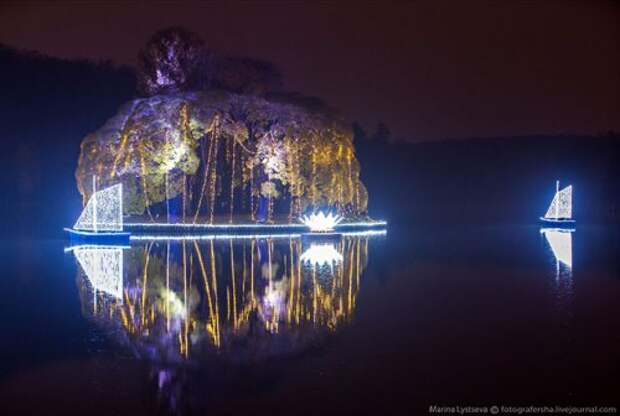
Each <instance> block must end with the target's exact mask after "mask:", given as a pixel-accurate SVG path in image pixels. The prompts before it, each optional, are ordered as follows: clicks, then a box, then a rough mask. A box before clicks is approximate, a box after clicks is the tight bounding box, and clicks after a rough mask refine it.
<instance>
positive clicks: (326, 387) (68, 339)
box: [0, 225, 620, 415]
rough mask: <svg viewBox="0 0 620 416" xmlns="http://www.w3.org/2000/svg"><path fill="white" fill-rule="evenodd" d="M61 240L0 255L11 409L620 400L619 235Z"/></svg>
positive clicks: (494, 229) (24, 243) (399, 230)
mask: <svg viewBox="0 0 620 416" xmlns="http://www.w3.org/2000/svg"><path fill="white" fill-rule="evenodd" d="M67 244H68V243H67V242H65V241H62V240H17V241H13V242H8V241H4V242H2V253H3V265H4V273H3V276H2V280H1V281H0V293H1V294H2V302H1V304H0V310H1V311H2V315H1V316H2V318H1V320H0V328H1V329H2V334H3V335H2V342H1V346H0V352H1V358H2V359H1V364H0V399H1V400H2V403H3V406H4V408H5V410H6V411H8V412H9V414H13V413H21V414H62V413H88V414H93V413H94V414H106V415H111V414H145V413H149V414H188V413H191V414H194V413H207V412H210V413H212V414H238V413H241V412H255V413H258V414H262V413H265V412H267V411H269V412H271V413H277V414H282V413H287V414H361V413H367V412H368V411H370V410H373V411H378V412H380V414H395V413H396V414H427V413H428V410H429V407H430V406H433V405H437V406H453V405H461V406H464V405H472V406H474V405H475V406H492V405H519V406H529V405H538V406H543V405H598V406H614V405H615V406H617V405H618V395H617V387H618V379H619V376H620V371H619V370H618V369H619V368H620V366H618V362H620V303H619V302H618V299H620V263H619V262H618V253H619V248H620V239H619V238H618V234H617V230H616V229H607V228H604V227H597V226H585V225H584V226H578V227H577V229H576V231H575V232H572V233H566V232H559V231H551V232H547V233H541V231H540V229H539V227H537V226H516V225H515V226H508V225H504V226H478V227H477V226H459V227H431V226H417V227H414V226H406V225H400V226H398V227H397V226H390V227H389V230H388V232H387V235H373V236H366V235H361V236H343V237H342V238H340V239H337V240H318V241H313V240H308V239H305V238H297V237H294V238H289V237H284V238H282V237H280V238H272V239H270V238H254V239H241V238H236V239H224V238H218V239H208V238H205V239H201V240H174V241H170V240H156V241H154V240H139V241H132V243H131V246H128V247H73V248H71V247H68V246H67Z"/></svg>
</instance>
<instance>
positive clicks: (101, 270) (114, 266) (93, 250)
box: [73, 246, 123, 300]
mask: <svg viewBox="0 0 620 416" xmlns="http://www.w3.org/2000/svg"><path fill="white" fill-rule="evenodd" d="M73 253H74V254H75V257H76V258H77V260H78V263H80V266H82V270H84V274H86V277H87V278H88V280H89V282H90V284H91V286H92V287H93V289H96V290H98V291H101V292H105V293H107V294H109V295H112V296H114V297H115V298H117V299H121V300H122V298H123V249H122V248H119V247H89V246H84V247H77V248H75V250H73Z"/></svg>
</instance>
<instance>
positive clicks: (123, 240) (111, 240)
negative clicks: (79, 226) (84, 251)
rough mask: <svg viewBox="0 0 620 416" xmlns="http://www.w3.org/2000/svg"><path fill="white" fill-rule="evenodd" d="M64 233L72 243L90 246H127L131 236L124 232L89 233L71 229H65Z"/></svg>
mask: <svg viewBox="0 0 620 416" xmlns="http://www.w3.org/2000/svg"><path fill="white" fill-rule="evenodd" d="M65 232H66V233H67V234H68V235H69V239H70V240H71V242H72V243H90V244H129V236H130V235H131V233H129V232H126V231H110V232H106V231H101V232H91V231H82V230H75V229H73V228H65Z"/></svg>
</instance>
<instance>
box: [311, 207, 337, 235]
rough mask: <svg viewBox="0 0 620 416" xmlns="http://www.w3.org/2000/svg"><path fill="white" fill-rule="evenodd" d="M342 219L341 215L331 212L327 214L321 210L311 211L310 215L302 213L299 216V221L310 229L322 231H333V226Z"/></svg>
mask: <svg viewBox="0 0 620 416" xmlns="http://www.w3.org/2000/svg"><path fill="white" fill-rule="evenodd" d="M340 221H342V217H341V216H339V215H334V214H332V213H331V212H330V213H328V214H327V215H325V214H323V212H319V213H318V214H317V213H313V214H311V215H310V216H308V215H304V216H303V217H302V218H301V222H303V223H304V224H306V225H307V226H308V227H309V228H310V231H313V232H319V233H324V232H328V231H333V230H334V227H335V226H336V225H337V224H338V223H339V222H340Z"/></svg>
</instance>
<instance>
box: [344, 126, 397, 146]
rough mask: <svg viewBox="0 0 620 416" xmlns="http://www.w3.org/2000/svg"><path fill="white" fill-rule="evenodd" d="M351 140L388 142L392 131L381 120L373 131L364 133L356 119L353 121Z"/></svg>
mask: <svg viewBox="0 0 620 416" xmlns="http://www.w3.org/2000/svg"><path fill="white" fill-rule="evenodd" d="M352 128H353V140H355V141H356V142H360V141H361V142H367V141H370V142H375V143H390V142H392V141H393V138H392V132H391V131H390V129H389V127H388V126H387V124H385V123H384V122H383V121H380V122H379V123H377V126H376V127H375V131H374V132H373V133H372V134H368V133H366V130H364V128H363V127H362V126H361V124H359V123H358V122H357V121H355V122H353V125H352Z"/></svg>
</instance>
